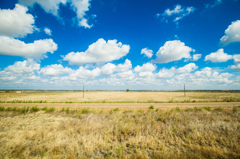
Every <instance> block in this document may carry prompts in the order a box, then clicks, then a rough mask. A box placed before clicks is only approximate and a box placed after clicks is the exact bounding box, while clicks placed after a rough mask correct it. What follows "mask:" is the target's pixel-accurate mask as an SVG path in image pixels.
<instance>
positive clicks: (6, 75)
mask: <svg viewBox="0 0 240 159" xmlns="http://www.w3.org/2000/svg"><path fill="white" fill-rule="evenodd" d="M15 79H17V76H16V74H14V73H12V72H7V71H0V81H2V82H4V81H6V82H9V81H12V80H15ZM0 83H1V82H0Z"/></svg>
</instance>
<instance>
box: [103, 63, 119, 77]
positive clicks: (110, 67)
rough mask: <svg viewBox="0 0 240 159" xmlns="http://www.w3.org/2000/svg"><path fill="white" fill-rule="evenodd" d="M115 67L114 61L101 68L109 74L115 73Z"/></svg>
mask: <svg viewBox="0 0 240 159" xmlns="http://www.w3.org/2000/svg"><path fill="white" fill-rule="evenodd" d="M115 68H116V65H114V64H112V63H107V64H106V65H104V66H103V67H102V68H101V71H102V74H103V75H106V76H109V75H112V74H113V72H114V71H115Z"/></svg>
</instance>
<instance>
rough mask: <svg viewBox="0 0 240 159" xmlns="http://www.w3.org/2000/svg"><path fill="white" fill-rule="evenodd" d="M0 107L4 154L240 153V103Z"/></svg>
mask: <svg viewBox="0 0 240 159" xmlns="http://www.w3.org/2000/svg"><path fill="white" fill-rule="evenodd" d="M24 110H25V108H17V107H15V108H4V107H0V111H1V112H0V156H1V158H46V159H48V158H49V159H50V158H51V159H52V158H69V159H75V158H85V159H86V158H133V159H145V158H156V159H159V158H201V159H203V158H226V159H227V158H240V133H239V131H240V108H239V107H237V108H236V109H234V110H232V109H222V108H221V107H217V108H210V107H202V108H187V109H184V110H182V111H181V109H179V108H178V107H177V108H174V109H171V110H168V111H162V110H158V109H156V108H154V107H149V110H141V109H139V110H135V111H132V110H127V109H126V110H122V109H119V108H114V109H111V110H110V111H106V110H94V109H91V110H90V109H88V108H83V109H79V110H77V111H74V110H69V109H68V108H64V109H63V108H62V109H61V110H59V111H56V110H55V109H53V108H47V107H46V108H43V109H40V108H38V107H30V108H28V109H26V110H27V113H26V115H24V113H25V111H24Z"/></svg>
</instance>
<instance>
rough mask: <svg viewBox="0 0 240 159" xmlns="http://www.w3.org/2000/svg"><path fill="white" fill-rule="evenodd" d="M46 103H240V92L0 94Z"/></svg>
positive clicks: (3, 97) (1, 97)
mask: <svg viewBox="0 0 240 159" xmlns="http://www.w3.org/2000/svg"><path fill="white" fill-rule="evenodd" d="M14 100H18V101H46V102H49V103H50V102H56V103H60V102H65V103H67V102H98V103H109V102H118V103H138V102H140V103H141V102H142V103H157V102H163V103H168V102H227V101H228V100H232V101H236V102H240V92H238V93H230V92H196V91H192V92H186V97H185V96H184V93H183V92H167V91H166V92H165V91H162V92H151V91H150V92H147V91H143V92H138V91H130V92H125V91H87V92H84V98H83V92H41V93H40V92H39V93H37V92H32V93H0V101H1V102H11V101H14Z"/></svg>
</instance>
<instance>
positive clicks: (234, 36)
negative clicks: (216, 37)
mask: <svg viewBox="0 0 240 159" xmlns="http://www.w3.org/2000/svg"><path fill="white" fill-rule="evenodd" d="M220 42H221V43H222V44H223V45H227V44H229V43H232V42H240V20H237V21H234V22H232V24H231V25H229V26H228V28H227V29H226V30H225V35H224V36H223V37H222V38H221V39H220Z"/></svg>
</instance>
